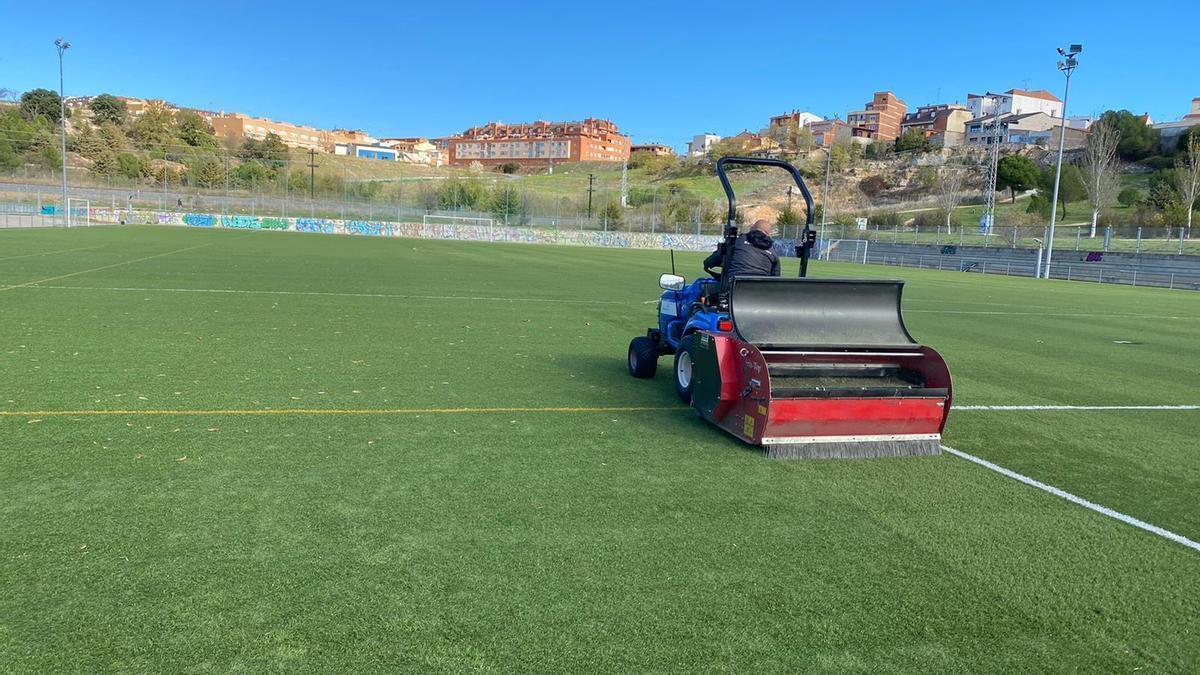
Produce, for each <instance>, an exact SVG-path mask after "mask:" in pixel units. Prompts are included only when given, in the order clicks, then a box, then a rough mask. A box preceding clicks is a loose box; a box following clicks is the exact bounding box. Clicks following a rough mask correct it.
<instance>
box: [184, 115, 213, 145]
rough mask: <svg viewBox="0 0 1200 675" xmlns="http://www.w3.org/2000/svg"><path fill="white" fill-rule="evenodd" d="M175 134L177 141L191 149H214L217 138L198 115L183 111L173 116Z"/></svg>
mask: <svg viewBox="0 0 1200 675" xmlns="http://www.w3.org/2000/svg"><path fill="white" fill-rule="evenodd" d="M175 133H176V134H178V136H179V140H181V141H183V142H184V143H186V144H188V145H190V146H192V147H193V148H216V147H217V137H216V136H214V135H213V130H212V127H211V126H209V124H208V122H206V121H205V120H204V118H203V117H201V116H200V115H198V114H196V113H194V112H192V111H191V110H183V111H181V112H179V113H178V114H176V115H175Z"/></svg>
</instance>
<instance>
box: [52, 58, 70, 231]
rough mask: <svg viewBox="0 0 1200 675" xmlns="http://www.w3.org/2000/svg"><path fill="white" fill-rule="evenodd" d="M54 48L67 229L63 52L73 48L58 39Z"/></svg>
mask: <svg viewBox="0 0 1200 675" xmlns="http://www.w3.org/2000/svg"><path fill="white" fill-rule="evenodd" d="M54 46H55V47H56V48H58V103H59V107H60V110H59V113H60V114H61V116H62V119H61V120H59V121H61V122H62V180H63V213H65V214H66V221H64V222H66V224H67V227H70V226H71V209H70V206H69V204H68V203H67V98H66V93H65V90H64V88H63V52H65V51H67V50H68V49H70V48H71V43H70V42H67V41H65V40H63V39H62V38H57V39H55V40H54Z"/></svg>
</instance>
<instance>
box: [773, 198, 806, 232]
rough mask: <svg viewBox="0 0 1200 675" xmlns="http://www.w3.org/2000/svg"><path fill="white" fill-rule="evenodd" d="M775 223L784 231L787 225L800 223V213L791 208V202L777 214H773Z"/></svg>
mask: <svg viewBox="0 0 1200 675" xmlns="http://www.w3.org/2000/svg"><path fill="white" fill-rule="evenodd" d="M775 224H776V225H778V226H779V230H780V231H781V232H786V231H787V227H788V226H789V225H799V224H800V213H799V212H797V211H796V209H794V208H792V205H791V204H788V205H787V206H785V207H783V210H782V211H780V212H779V215H778V216H775Z"/></svg>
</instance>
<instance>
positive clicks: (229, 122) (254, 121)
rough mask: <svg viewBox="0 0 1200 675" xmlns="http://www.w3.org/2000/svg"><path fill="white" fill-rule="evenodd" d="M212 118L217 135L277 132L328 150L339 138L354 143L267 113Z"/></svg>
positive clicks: (291, 142)
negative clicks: (270, 118)
mask: <svg viewBox="0 0 1200 675" xmlns="http://www.w3.org/2000/svg"><path fill="white" fill-rule="evenodd" d="M209 122H210V123H211V124H212V127H213V133H214V134H215V135H216V136H217V138H224V139H231V140H235V141H236V140H241V139H246V138H251V139H254V140H259V141H261V140H263V139H265V138H266V137H267V134H275V135H276V136H278V137H279V139H280V140H281V141H283V143H284V145H287V146H288V147H292V148H302V149H304V150H316V151H318V152H327V151H328V150H329V149H330V148H331V147H332V146H333V144H334V143H335V142H338V143H353V142H354V140H353V139H349V138H345V139H343V138H338V139H337V140H334V139H333V138H331V137H330V133H329V132H327V131H322V130H321V129H316V128H313V127H306V126H301V125H299V124H290V123H288V122H276V121H275V120H269V119H266V118H263V117H250V116H249V115H243V114H242V113H225V114H221V115H218V116H216V117H214V118H212V119H211V120H209Z"/></svg>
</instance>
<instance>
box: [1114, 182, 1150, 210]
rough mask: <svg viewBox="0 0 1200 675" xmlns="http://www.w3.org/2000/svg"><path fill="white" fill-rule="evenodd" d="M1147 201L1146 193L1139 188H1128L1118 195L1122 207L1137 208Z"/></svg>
mask: <svg viewBox="0 0 1200 675" xmlns="http://www.w3.org/2000/svg"><path fill="white" fill-rule="evenodd" d="M1144 201H1146V193H1144V192H1142V191H1141V190H1139V189H1137V188H1131V187H1127V188H1125V189H1124V190H1121V192H1120V193H1119V194H1117V202H1118V203H1120V204H1121V206H1137V205H1138V204H1141V203H1142V202H1144Z"/></svg>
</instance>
